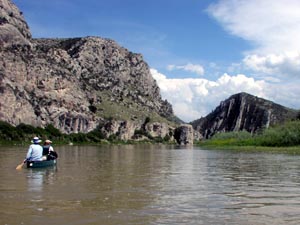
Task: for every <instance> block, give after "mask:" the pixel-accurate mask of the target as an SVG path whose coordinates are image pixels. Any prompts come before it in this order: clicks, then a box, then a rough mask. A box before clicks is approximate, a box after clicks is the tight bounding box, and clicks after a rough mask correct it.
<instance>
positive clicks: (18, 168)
mask: <svg viewBox="0 0 300 225" xmlns="http://www.w3.org/2000/svg"><path fill="white" fill-rule="evenodd" d="M23 165H24V163H22V164H20V165H18V166H17V167H16V170H21V169H22V167H23Z"/></svg>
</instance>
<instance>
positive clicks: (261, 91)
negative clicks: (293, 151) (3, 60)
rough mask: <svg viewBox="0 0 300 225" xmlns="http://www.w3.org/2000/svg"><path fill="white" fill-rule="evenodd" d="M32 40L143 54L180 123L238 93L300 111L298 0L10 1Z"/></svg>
mask: <svg viewBox="0 0 300 225" xmlns="http://www.w3.org/2000/svg"><path fill="white" fill-rule="evenodd" d="M13 2H14V3H15V4H16V5H17V6H18V7H19V9H20V10H21V11H22V12H23V15H24V17H25V19H26V21H27V23H28V25H29V27H30V30H31V33H32V36H33V37H34V38H41V37H49V38H54V37H57V38H60V37H64V38H70V37H86V36H98V37H103V38H110V39H113V40H115V41H116V42H117V43H118V44H119V45H121V46H123V47H125V48H127V49H129V50H130V51H132V52H135V53H141V54H142V55H143V58H144V60H145V61H146V62H147V63H148V65H149V67H150V71H151V74H152V76H153V78H154V79H155V80H156V81H157V84H158V86H159V87H160V90H161V95H162V98H163V99H167V100H168V101H169V102H170V103H171V104H172V106H173V110H174V113H175V114H176V115H177V116H178V117H179V118H180V119H182V120H183V121H185V122H191V121H193V120H195V119H199V118H200V117H204V116H206V115H207V114H209V113H210V112H212V111H213V110H214V109H215V108H216V107H217V106H218V105H219V104H220V102H221V101H223V100H225V99H227V98H229V97H230V96H231V95H233V94H236V93H239V92H247V93H249V94H252V95H255V96H258V97H262V98H265V99H268V100H271V101H273V102H276V103H278V104H281V105H283V106H286V107H289V108H293V109H300V100H299V96H300V88H299V85H300V41H299V40H300V13H299V12H300V1H299V0H276V1H274V0H263V1H262V0H144V1H141V0H109V1H108V0H105V1H104V0H51V1H46V0H26V1H24V0H13Z"/></svg>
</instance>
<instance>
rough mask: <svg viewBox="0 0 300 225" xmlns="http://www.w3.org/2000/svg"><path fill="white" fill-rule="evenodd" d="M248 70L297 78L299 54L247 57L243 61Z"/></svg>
mask: <svg viewBox="0 0 300 225" xmlns="http://www.w3.org/2000/svg"><path fill="white" fill-rule="evenodd" d="M243 62H244V64H245V65H246V66H248V67H249V68H251V69H253V70H255V71H258V72H263V73H265V74H272V75H278V76H280V75H285V76H299V74H300V52H285V53H282V54H267V55H264V56H259V55H257V54H252V55H248V56H246V57H245V58H244V60H243Z"/></svg>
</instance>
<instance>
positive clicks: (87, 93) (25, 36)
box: [0, 0, 176, 136]
mask: <svg viewBox="0 0 300 225" xmlns="http://www.w3.org/2000/svg"><path fill="white" fill-rule="evenodd" d="M0 57H1V61H0V120H1V121H6V122H9V123H10V124H12V125H18V124H20V123H27V124H31V125H34V126H40V127H44V126H46V125H47V124H53V125H54V126H55V127H56V128H58V129H60V130H61V131H62V132H64V133H77V132H89V131H91V130H93V129H94V128H96V127H97V126H98V125H99V124H101V125H102V126H103V127H105V126H108V127H109V124H114V127H113V128H111V127H110V129H108V130H106V132H107V133H109V132H115V133H118V134H121V133H122V132H121V131H120V130H123V131H124V130H125V131H126V129H127V130H130V131H129V133H126V134H127V135H129V134H130V135H131V134H133V133H134V130H136V129H141V126H142V125H143V124H144V122H145V119H146V118H148V120H149V118H150V121H153V122H159V123H166V124H170V123H171V122H170V121H174V120H175V121H176V117H175V116H174V114H173V110H172V106H171V105H170V104H169V103H168V102H167V101H165V100H162V98H161V96H160V90H159V88H158V86H157V84H156V82H155V80H154V79H153V78H152V76H151V74H150V70H149V67H148V65H147V63H146V62H145V61H144V60H143V57H142V55H140V54H135V53H132V52H130V51H128V50H127V49H125V48H123V47H121V46H119V45H118V44H117V43H116V42H114V41H112V40H109V39H103V38H100V37H84V38H70V39H33V38H32V37H31V33H30V30H29V28H28V25H27V23H26V21H25V20H24V17H23V15H22V13H21V12H20V11H19V9H18V8H17V7H16V6H15V5H14V4H13V3H12V2H11V1H9V0H0ZM112 121H113V122H112ZM123 134H124V133H123ZM130 135H129V136H130ZM125 136H126V135H125Z"/></svg>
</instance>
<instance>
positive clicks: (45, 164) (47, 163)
mask: <svg viewBox="0 0 300 225" xmlns="http://www.w3.org/2000/svg"><path fill="white" fill-rule="evenodd" d="M56 163H57V160H56V159H54V160H44V161H27V168H41V167H48V166H54V165H56Z"/></svg>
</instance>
